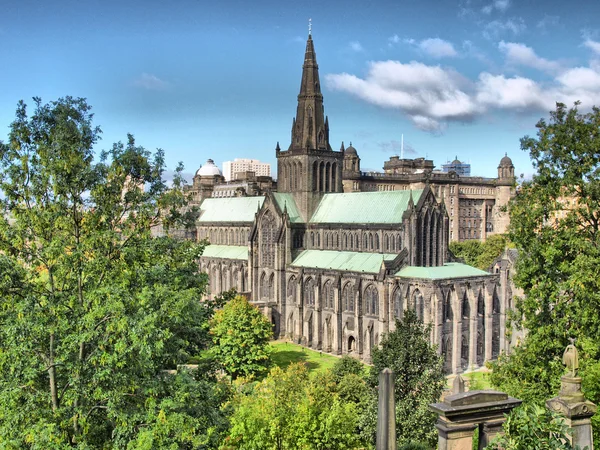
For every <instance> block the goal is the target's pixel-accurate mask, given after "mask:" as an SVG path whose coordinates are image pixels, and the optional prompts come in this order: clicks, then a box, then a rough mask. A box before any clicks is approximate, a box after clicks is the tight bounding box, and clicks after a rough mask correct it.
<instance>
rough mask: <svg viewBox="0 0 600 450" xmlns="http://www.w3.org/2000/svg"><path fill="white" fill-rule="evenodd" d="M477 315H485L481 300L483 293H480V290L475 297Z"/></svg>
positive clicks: (483, 304)
mask: <svg viewBox="0 0 600 450" xmlns="http://www.w3.org/2000/svg"><path fill="white" fill-rule="evenodd" d="M477 315H478V316H484V315H485V303H484V301H483V295H481V292H479V297H478V298H477Z"/></svg>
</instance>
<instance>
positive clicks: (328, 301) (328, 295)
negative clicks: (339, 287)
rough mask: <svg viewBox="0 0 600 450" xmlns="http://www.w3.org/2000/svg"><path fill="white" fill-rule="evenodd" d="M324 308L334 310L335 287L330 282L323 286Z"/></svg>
mask: <svg viewBox="0 0 600 450" xmlns="http://www.w3.org/2000/svg"><path fill="white" fill-rule="evenodd" d="M323 307H324V308H329V309H333V285H332V284H331V281H329V280H328V281H327V282H325V285H324V286H323Z"/></svg>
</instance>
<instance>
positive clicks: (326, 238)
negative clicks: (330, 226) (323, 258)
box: [325, 233, 329, 248]
mask: <svg viewBox="0 0 600 450" xmlns="http://www.w3.org/2000/svg"><path fill="white" fill-rule="evenodd" d="M325 248H329V233H325Z"/></svg>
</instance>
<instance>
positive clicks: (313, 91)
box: [290, 34, 331, 151]
mask: <svg viewBox="0 0 600 450" xmlns="http://www.w3.org/2000/svg"><path fill="white" fill-rule="evenodd" d="M306 145H308V148H309V150H329V151H331V146H330V145H329V121H328V120H326V118H325V114H324V110H323V94H321V82H320V80H319V65H318V64H317V55H316V53H315V47H314V43H313V40H312V35H310V34H309V35H308V40H307V41H306V51H305V52H304V64H303V65H302V81H301V83H300V93H299V94H298V107H297V109H296V122H295V124H293V125H292V143H291V145H290V149H296V150H300V149H303V148H305V146H306Z"/></svg>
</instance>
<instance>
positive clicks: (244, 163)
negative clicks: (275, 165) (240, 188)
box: [223, 158, 271, 181]
mask: <svg viewBox="0 0 600 450" xmlns="http://www.w3.org/2000/svg"><path fill="white" fill-rule="evenodd" d="M246 172H254V173H255V174H256V176H257V177H270V176H271V164H269V163H264V162H260V161H259V160H258V159H246V158H235V159H234V160H233V161H225V162H224V163H223V176H224V177H225V180H226V181H232V180H236V179H237V176H236V175H237V174H238V173H246Z"/></svg>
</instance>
